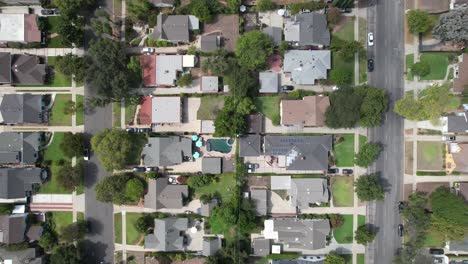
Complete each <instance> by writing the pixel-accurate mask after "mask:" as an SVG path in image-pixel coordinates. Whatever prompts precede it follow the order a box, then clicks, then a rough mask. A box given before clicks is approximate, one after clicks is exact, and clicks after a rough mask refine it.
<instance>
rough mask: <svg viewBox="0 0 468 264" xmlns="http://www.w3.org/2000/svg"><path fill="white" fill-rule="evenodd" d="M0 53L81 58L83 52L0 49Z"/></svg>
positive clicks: (79, 50)
mask: <svg viewBox="0 0 468 264" xmlns="http://www.w3.org/2000/svg"><path fill="white" fill-rule="evenodd" d="M0 52H9V53H12V54H23V53H26V54H31V55H37V56H44V57H55V56H64V55H66V54H69V53H72V54H75V55H78V56H83V55H84V51H83V50H82V49H79V48H43V49H12V48H0Z"/></svg>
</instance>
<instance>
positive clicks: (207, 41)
mask: <svg viewBox="0 0 468 264" xmlns="http://www.w3.org/2000/svg"><path fill="white" fill-rule="evenodd" d="M221 41H222V40H221V36H220V35H218V34H208V35H203V36H201V37H200V50H201V51H203V52H212V51H215V50H217V49H219V48H220V47H221Z"/></svg>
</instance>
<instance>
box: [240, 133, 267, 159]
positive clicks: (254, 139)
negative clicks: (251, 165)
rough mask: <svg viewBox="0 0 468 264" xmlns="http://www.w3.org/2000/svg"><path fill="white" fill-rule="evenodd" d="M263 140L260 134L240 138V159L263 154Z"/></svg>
mask: <svg viewBox="0 0 468 264" xmlns="http://www.w3.org/2000/svg"><path fill="white" fill-rule="evenodd" d="M261 144H262V138H261V136H260V135H259V134H255V135H245V136H242V137H241V138H239V156H240V157H258V156H260V155H261V154H262V152H261Z"/></svg>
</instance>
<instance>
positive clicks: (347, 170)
mask: <svg viewBox="0 0 468 264" xmlns="http://www.w3.org/2000/svg"><path fill="white" fill-rule="evenodd" d="M341 173H343V174H346V175H349V174H353V170H352V169H343V170H342V171H341Z"/></svg>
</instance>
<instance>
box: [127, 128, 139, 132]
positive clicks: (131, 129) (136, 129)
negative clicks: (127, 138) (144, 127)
mask: <svg viewBox="0 0 468 264" xmlns="http://www.w3.org/2000/svg"><path fill="white" fill-rule="evenodd" d="M126 130H127V132H128V133H138V128H133V127H131V128H127V129H126Z"/></svg>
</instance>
